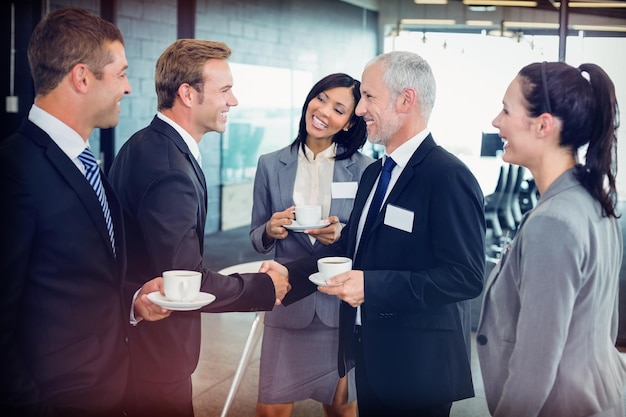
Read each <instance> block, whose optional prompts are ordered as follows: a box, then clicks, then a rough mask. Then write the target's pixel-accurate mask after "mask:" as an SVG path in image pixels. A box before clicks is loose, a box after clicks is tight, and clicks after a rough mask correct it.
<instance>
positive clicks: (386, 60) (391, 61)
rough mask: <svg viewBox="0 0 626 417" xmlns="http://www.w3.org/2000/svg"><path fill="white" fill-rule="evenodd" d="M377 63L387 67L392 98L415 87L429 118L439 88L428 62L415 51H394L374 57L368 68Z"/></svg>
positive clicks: (386, 80) (387, 78) (424, 114)
mask: <svg viewBox="0 0 626 417" xmlns="http://www.w3.org/2000/svg"><path fill="white" fill-rule="evenodd" d="M377 63H380V64H382V65H384V67H385V72H384V75H383V81H384V83H385V84H386V85H387V87H388V88H389V91H390V94H391V98H392V99H394V100H395V99H396V98H397V97H398V95H399V94H400V93H402V90H404V89H405V88H414V89H415V90H416V92H417V97H418V100H419V101H420V104H421V108H422V117H423V118H424V119H425V120H428V119H429V118H430V114H431V112H432V110H433V106H434V105H435V95H436V90H437V86H436V84H435V77H434V76H433V72H432V70H431V68H430V65H429V64H428V62H427V61H426V60H425V59H424V58H422V57H421V56H419V55H418V54H416V53H414V52H407V51H394V52H387V53H385V54H381V55H378V56H376V57H374V58H373V59H372V60H370V61H369V62H368V63H367V65H366V68H367V67H369V66H371V65H373V64H377Z"/></svg>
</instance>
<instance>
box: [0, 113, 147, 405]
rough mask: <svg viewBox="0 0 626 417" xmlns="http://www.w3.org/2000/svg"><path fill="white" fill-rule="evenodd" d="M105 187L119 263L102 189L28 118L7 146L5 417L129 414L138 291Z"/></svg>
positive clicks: (3, 210)
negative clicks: (132, 320) (131, 332)
mask: <svg viewBox="0 0 626 417" xmlns="http://www.w3.org/2000/svg"><path fill="white" fill-rule="evenodd" d="M103 185H104V188H105V192H106V195H107V198H108V202H109V208H110V211H111V215H112V219H113V224H114V229H115V236H116V244H117V245H118V246H117V248H116V253H117V257H116V256H114V254H113V250H112V248H111V243H110V240H109V236H108V232H107V228H106V224H105V220H104V216H103V214H102V208H101V207H100V203H99V201H98V197H97V196H96V194H95V192H94V190H93V189H92V188H91V185H90V184H89V182H88V181H87V180H86V178H85V176H84V175H83V174H82V173H81V172H80V170H79V169H78V168H77V167H76V166H75V165H74V163H73V162H72V161H71V160H70V159H69V158H68V157H67V155H66V154H65V153H63V151H62V150H61V149H60V148H59V147H58V146H57V145H56V143H54V141H52V139H51V138H50V137H49V136H48V135H47V134H46V133H45V132H44V131H43V130H41V129H40V128H39V127H37V126H36V125H35V124H33V123H32V122H30V121H28V120H26V121H25V122H24V123H23V124H22V125H21V127H20V128H19V130H18V131H17V132H16V133H15V134H14V135H13V136H11V137H9V138H7V139H5V140H4V141H3V142H2V144H1V145H0V201H1V203H0V242H1V243H2V244H1V251H2V256H1V257H0V277H2V281H1V282H2V291H0V323H1V326H0V327H1V328H0V369H2V383H1V384H2V385H1V387H0V389H1V392H0V410H1V411H3V412H2V414H3V415H28V414H30V413H32V412H33V410H35V409H38V410H39V412H43V413H44V414H45V413H46V412H47V413H54V412H58V413H60V414H62V415H63V414H67V409H68V408H72V409H73V412H76V413H77V414H78V415H91V414H94V413H103V414H108V415H114V413H116V412H118V411H119V410H120V407H121V405H120V404H121V400H122V395H123V392H124V389H125V385H126V378H127V374H128V348H127V344H126V341H125V338H126V333H125V330H126V328H127V326H128V323H129V315H128V314H129V309H130V305H131V300H132V298H131V297H130V295H129V294H130V293H132V292H133V291H134V290H136V289H137V287H135V288H130V289H128V291H127V292H128V296H126V297H123V291H122V277H123V271H124V267H125V259H124V254H125V248H124V231H123V225H122V221H121V210H120V207H119V204H118V200H117V198H116V197H115V195H114V193H113V192H112V190H111V188H110V186H109V184H108V182H107V181H106V178H104V177H103ZM123 300H125V301H123ZM19 407H24V408H22V409H21V411H20V412H17V411H16V409H18V408H19ZM61 410H65V411H61Z"/></svg>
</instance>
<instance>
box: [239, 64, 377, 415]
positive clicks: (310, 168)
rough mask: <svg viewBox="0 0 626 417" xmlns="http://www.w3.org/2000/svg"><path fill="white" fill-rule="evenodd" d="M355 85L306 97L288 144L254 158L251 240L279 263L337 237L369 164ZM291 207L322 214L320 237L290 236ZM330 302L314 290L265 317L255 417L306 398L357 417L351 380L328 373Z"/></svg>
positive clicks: (335, 339)
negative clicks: (324, 222)
mask: <svg viewBox="0 0 626 417" xmlns="http://www.w3.org/2000/svg"><path fill="white" fill-rule="evenodd" d="M359 88H360V82H359V81H357V80H355V79H353V78H352V77H350V76H349V75H346V74H340V73H338V74H331V75H328V76H326V77H324V78H323V79H321V80H320V81H318V82H317V83H316V84H315V85H314V86H313V88H312V89H311V91H310V92H309V94H308V96H307V98H306V100H305V102H304V106H303V108H302V116H301V119H300V125H299V130H298V136H297V138H296V139H295V140H294V141H293V143H292V144H291V145H289V146H287V147H285V148H283V149H280V150H278V151H276V152H273V153H270V154H267V155H262V156H261V157H260V158H259V162H258V167H257V172H256V177H255V181H254V204H253V208H252V222H251V230H250V239H251V240H252V245H253V246H254V248H255V249H256V251H258V252H260V253H269V252H270V251H272V250H274V257H275V260H276V261H278V262H281V263H284V262H287V261H291V260H295V259H298V258H302V257H306V256H315V252H316V251H317V250H318V249H319V248H320V247H322V245H328V244H332V243H333V242H334V241H335V240H336V239H337V238H338V237H339V235H340V231H341V224H342V223H347V222H348V218H349V217H350V213H351V211H352V204H353V202H354V196H355V194H356V189H357V184H358V181H359V179H360V178H361V174H362V173H363V171H364V170H365V168H366V167H367V166H368V165H369V164H370V163H372V162H373V160H372V159H371V158H369V157H367V156H365V155H363V154H361V153H360V152H358V150H359V149H360V148H361V147H362V146H363V144H364V143H365V141H366V139H367V136H366V128H365V122H364V121H363V119H362V118H360V117H358V116H356V115H355V113H354V110H355V108H356V105H357V103H358V101H359V99H360V97H361V94H360V91H359ZM296 205H320V206H322V218H328V219H329V220H330V222H331V224H330V225H329V226H327V227H324V228H321V229H313V230H311V231H310V233H311V234H309V231H308V230H307V231H306V232H305V233H301V232H302V230H295V229H294V228H293V226H294V224H295V223H293V222H292V220H293V218H294V216H293V210H294V207H295V206H296ZM338 326H339V300H338V299H337V298H336V297H331V296H328V295H325V294H322V293H320V292H315V293H314V294H311V295H309V296H308V297H306V298H304V299H302V300H300V301H298V302H296V303H294V304H292V305H290V306H288V307H285V306H282V305H281V306H277V307H275V308H274V310H273V311H271V312H268V313H266V315H265V328H264V334H263V344H262V350H261V366H260V381H259V399H258V403H257V408H256V416H257V417H261V416H268V417H269V416H289V415H290V414H291V410H292V408H293V403H294V401H300V400H305V399H308V398H312V399H314V400H316V401H319V402H321V403H322V404H323V407H324V410H325V415H327V416H346V417H348V416H352V417H354V416H356V403H355V400H356V390H355V386H354V378H353V375H348V376H346V377H345V378H342V379H340V378H339V374H338V372H337V348H338V343H339V333H338V330H337V328H338Z"/></svg>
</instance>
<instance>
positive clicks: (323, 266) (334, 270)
mask: <svg viewBox="0 0 626 417" xmlns="http://www.w3.org/2000/svg"><path fill="white" fill-rule="evenodd" d="M351 269H352V259H350V258H344V257H342V256H329V257H326V258H320V259H318V260H317V270H318V271H319V272H320V274H321V275H322V278H324V279H330V278H332V277H334V276H335V275H339V274H341V273H343V272H348V271H350V270H351Z"/></svg>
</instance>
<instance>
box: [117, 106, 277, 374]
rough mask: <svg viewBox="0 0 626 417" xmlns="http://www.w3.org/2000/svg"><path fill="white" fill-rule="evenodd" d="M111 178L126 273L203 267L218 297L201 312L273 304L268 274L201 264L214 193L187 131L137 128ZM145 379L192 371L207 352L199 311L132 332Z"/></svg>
mask: <svg viewBox="0 0 626 417" xmlns="http://www.w3.org/2000/svg"><path fill="white" fill-rule="evenodd" d="M109 178H110V180H111V183H112V184H113V187H114V188H115V190H116V191H117V193H118V195H119V197H120V200H121V204H122V207H123V209H124V221H125V225H126V228H127V231H126V235H127V246H128V273H127V279H128V280H129V281H132V282H137V283H143V282H145V281H147V280H149V279H151V278H153V277H155V276H159V275H161V274H162V273H163V271H166V270H170V269H187V270H197V271H202V273H203V279H202V288H201V290H202V291H204V292H209V293H211V294H214V295H215V296H216V301H214V302H213V303H212V304H209V305H208V306H207V307H205V308H204V309H203V310H202V311H209V312H223V311H258V310H271V309H272V308H273V306H274V301H275V300H276V295H275V291H274V285H273V283H272V281H271V279H270V278H269V276H267V275H265V274H241V275H238V274H237V275H232V276H224V275H220V274H217V273H215V272H211V271H209V270H208V269H206V268H204V267H203V266H202V256H203V252H204V228H205V222H206V210H207V191H206V183H205V178H204V174H203V172H202V169H201V168H200V166H199V165H198V163H197V162H196V160H195V158H194V157H193V155H192V154H191V153H190V151H189V148H188V147H187V145H186V144H185V142H184V141H183V139H182V137H181V136H180V135H179V134H178V133H177V132H176V130H174V128H172V127H171V126H170V125H169V124H167V123H165V122H164V121H163V120H161V119H159V118H158V117H155V118H154V119H153V120H152V123H151V124H150V125H149V126H148V127H146V128H144V129H142V130H140V131H139V132H137V133H135V134H134V135H133V136H132V137H131V138H130V139H129V140H128V141H127V142H126V143H125V144H124V146H123V147H122V149H121V150H120V152H119V154H118V155H117V156H116V158H115V161H114V162H113V166H112V167H111V171H110V172H109ZM130 348H131V359H132V365H133V368H134V369H136V370H137V373H138V375H139V377H140V378H144V379H147V380H150V381H154V382H172V381H177V380H180V379H182V378H186V377H189V376H190V375H191V374H192V373H193V371H194V370H195V368H196V365H197V364H198V357H199V355H200V311H191V312H188V311H186V312H174V313H173V314H172V315H171V316H170V317H169V318H168V319H165V320H162V321H159V322H145V323H144V322H142V323H140V324H139V326H137V327H135V328H132V329H131V331H130Z"/></svg>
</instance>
